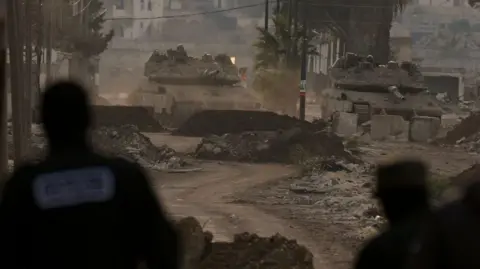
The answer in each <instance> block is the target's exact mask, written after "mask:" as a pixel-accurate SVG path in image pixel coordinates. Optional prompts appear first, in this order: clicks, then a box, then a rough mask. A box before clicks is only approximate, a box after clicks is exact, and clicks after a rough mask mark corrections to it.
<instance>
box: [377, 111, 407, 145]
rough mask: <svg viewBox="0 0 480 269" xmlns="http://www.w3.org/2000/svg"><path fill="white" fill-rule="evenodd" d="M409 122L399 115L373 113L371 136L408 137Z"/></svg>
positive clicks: (382, 138)
mask: <svg viewBox="0 0 480 269" xmlns="http://www.w3.org/2000/svg"><path fill="white" fill-rule="evenodd" d="M408 129H409V124H408V122H406V121H405V120H404V119H403V117H402V116H398V115H373V116H372V120H371V123H370V137H371V138H372V139H374V140H384V139H388V138H390V137H392V136H394V137H397V138H398V137H400V138H401V137H405V138H406V137H408Z"/></svg>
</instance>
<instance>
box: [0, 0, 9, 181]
mask: <svg viewBox="0 0 480 269" xmlns="http://www.w3.org/2000/svg"><path fill="white" fill-rule="evenodd" d="M6 8H7V6H6V1H5V0H0V183H3V182H4V180H6V175H7V174H8V153H7V131H8V130H7V128H8V126H7V114H8V108H7V107H8V104H7V102H8V101H7V87H6V82H7V80H6V74H5V67H6V62H7V57H6V56H7V47H6V45H7V43H6V42H7V40H6V39H7V37H6V31H7V28H6V27H7V26H6V16H7V12H6Z"/></svg>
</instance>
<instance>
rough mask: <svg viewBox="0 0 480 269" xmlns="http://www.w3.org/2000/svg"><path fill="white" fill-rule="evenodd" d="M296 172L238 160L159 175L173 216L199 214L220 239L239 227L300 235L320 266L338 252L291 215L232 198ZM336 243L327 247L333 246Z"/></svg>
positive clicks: (328, 265)
mask: <svg viewBox="0 0 480 269" xmlns="http://www.w3.org/2000/svg"><path fill="white" fill-rule="evenodd" d="M296 174H297V171H296V169H295V168H294V167H290V166H283V165H273V164H268V165H252V164H236V163H221V164H219V163H214V162H210V163H206V164H204V170H203V171H202V172H198V173H189V174H158V173H157V174H155V175H154V176H155V177H156V179H157V181H156V186H157V190H158V192H159V195H160V196H161V197H162V199H163V201H164V202H165V203H166V204H167V208H168V210H169V211H170V212H171V213H172V214H173V215H174V216H187V215H191V216H195V217H197V218H198V219H199V220H200V221H201V222H203V223H205V225H204V226H205V228H206V229H208V230H211V231H212V232H213V233H214V235H215V238H216V240H227V239H230V238H232V236H233V234H236V233H240V232H246V231H248V232H255V233H258V234H259V235H262V236H269V235H273V234H275V233H281V234H282V235H284V236H286V237H288V238H292V239H297V240H298V242H299V243H301V244H303V245H305V246H306V247H308V248H309V249H310V250H311V251H312V252H313V253H314V256H315V267H316V268H338V267H336V266H333V265H332V264H331V263H330V262H329V261H330V256H331V255H335V254H334V253H332V251H328V250H327V246H321V245H319V244H318V242H315V240H313V239H312V238H311V237H310V235H309V234H307V233H306V232H305V231H303V230H302V229H301V228H299V227H296V226H295V225H294V224H293V223H290V222H289V221H288V220H287V221H286V220H283V219H279V218H277V217H275V216H273V215H270V214H267V213H265V212H263V211H261V210H259V209H257V208H255V207H253V206H252V205H242V204H234V203H232V202H233V200H232V195H233V194H234V193H235V192H239V191H244V190H247V189H248V188H252V187H253V186H255V185H258V184H265V183H267V182H271V181H275V180H280V179H282V178H283V179H285V178H288V177H291V176H294V175H296ZM330 247H331V245H329V246H328V248H330Z"/></svg>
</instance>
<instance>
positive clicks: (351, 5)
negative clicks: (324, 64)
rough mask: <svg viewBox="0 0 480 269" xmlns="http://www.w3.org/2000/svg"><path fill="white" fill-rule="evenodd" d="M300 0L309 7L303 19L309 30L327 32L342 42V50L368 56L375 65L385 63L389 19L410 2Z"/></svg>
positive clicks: (387, 50) (385, 0)
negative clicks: (308, 23)
mask: <svg viewBox="0 0 480 269" xmlns="http://www.w3.org/2000/svg"><path fill="white" fill-rule="evenodd" d="M300 1H307V4H308V5H309V7H308V10H309V12H310V13H309V14H307V16H308V17H309V21H310V22H311V24H312V27H314V28H317V29H320V30H321V29H325V28H327V29H329V30H330V31H332V32H333V33H335V34H336V36H338V37H339V38H340V39H341V40H342V43H344V44H345V50H346V51H351V52H355V53H360V54H372V55H373V56H375V58H376V60H377V61H378V62H386V61H388V60H389V57H390V46H389V45H390V44H389V40H390V28H391V25H392V22H393V19H394V17H395V15H396V14H398V13H399V12H401V11H402V10H403V8H404V7H405V6H406V5H407V4H409V3H411V0H322V1H321V2H320V1H314V0H300ZM300 3H301V2H300ZM302 15H303V14H302Z"/></svg>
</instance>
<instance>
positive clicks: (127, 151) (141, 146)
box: [8, 125, 187, 170]
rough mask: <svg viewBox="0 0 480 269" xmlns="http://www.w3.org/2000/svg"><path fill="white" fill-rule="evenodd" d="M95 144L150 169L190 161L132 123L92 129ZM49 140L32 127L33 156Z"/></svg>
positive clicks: (98, 148)
mask: <svg viewBox="0 0 480 269" xmlns="http://www.w3.org/2000/svg"><path fill="white" fill-rule="evenodd" d="M8 140H9V151H8V155H9V159H13V154H14V152H13V139H12V131H11V129H9V135H8ZM92 144H93V146H94V148H95V149H96V150H97V151H99V152H101V153H103V154H106V155H111V156H119V157H123V158H126V159H129V160H131V161H136V162H138V163H139V164H141V165H142V166H144V167H146V168H151V169H157V170H158V169H160V170H165V169H177V168H182V167H184V166H186V165H187V163H186V162H185V161H184V160H183V159H182V158H181V157H179V156H178V154H177V153H176V152H175V150H173V149H171V148H170V147H168V146H167V145H153V144H152V142H151V141H150V139H148V138H147V137H146V136H145V135H143V134H142V133H140V131H139V130H138V129H137V128H136V127H135V126H131V125H122V126H117V127H114V126H110V127H98V128H96V129H95V130H93V132H92ZM46 149H47V143H46V140H45V137H44V134H43V131H42V129H41V128H40V126H37V125H35V126H34V127H32V137H31V156H32V157H33V158H38V157H41V156H43V155H44V154H45V151H46Z"/></svg>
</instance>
